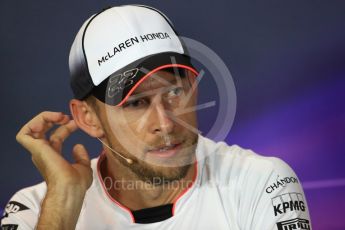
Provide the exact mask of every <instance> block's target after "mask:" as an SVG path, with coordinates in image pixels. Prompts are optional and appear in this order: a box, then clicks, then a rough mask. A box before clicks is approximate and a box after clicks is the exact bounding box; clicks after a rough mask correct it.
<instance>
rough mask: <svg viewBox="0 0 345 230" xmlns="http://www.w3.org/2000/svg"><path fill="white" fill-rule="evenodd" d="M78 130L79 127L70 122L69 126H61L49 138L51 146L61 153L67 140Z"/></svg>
mask: <svg viewBox="0 0 345 230" xmlns="http://www.w3.org/2000/svg"><path fill="white" fill-rule="evenodd" d="M77 129H78V126H77V125H76V124H75V122H74V121H73V120H70V121H69V122H68V123H67V124H65V125H61V126H60V127H59V128H57V129H56V130H55V131H54V132H53V133H52V134H51V136H50V138H49V142H50V144H51V145H52V147H53V148H54V149H55V150H56V151H58V152H60V151H61V147H62V144H63V142H64V141H65V139H66V138H67V137H68V136H70V135H71V133H73V132H74V131H76V130H77Z"/></svg>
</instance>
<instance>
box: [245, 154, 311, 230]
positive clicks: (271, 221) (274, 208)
mask: <svg viewBox="0 0 345 230" xmlns="http://www.w3.org/2000/svg"><path fill="white" fill-rule="evenodd" d="M269 162H271V163H270V164H266V165H265V166H264V167H257V168H255V167H254V168H255V170H254V171H253V172H252V173H254V174H252V173H251V178H248V180H247V181H248V182H247V185H248V186H247V189H249V191H250V194H251V195H250V196H247V197H245V202H244V203H245V205H243V208H244V209H245V210H242V214H243V215H246V216H245V217H243V218H242V219H243V220H244V219H245V220H246V221H244V222H242V223H240V225H241V226H242V227H241V229H251V230H252V229H253V230H262V229H265V230H270V229H272V230H288V229H308V230H309V229H312V228H311V222H310V216H309V211H308V205H307V201H306V198H305V195H304V192H303V188H302V185H301V183H300V181H299V179H298V178H297V176H296V174H295V172H294V171H293V170H292V169H291V167H290V166H289V165H288V164H287V163H285V162H284V161H282V160H280V159H279V158H273V157H272V158H269ZM246 194H248V193H246Z"/></svg>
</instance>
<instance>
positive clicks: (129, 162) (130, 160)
mask: <svg viewBox="0 0 345 230" xmlns="http://www.w3.org/2000/svg"><path fill="white" fill-rule="evenodd" d="M97 139H98V140H99V141H100V142H101V143H102V144H103V145H105V146H106V147H107V148H108V149H110V151H112V152H113V153H115V154H117V155H118V156H120V157H121V158H123V159H124V160H126V161H127V163H128V164H133V160H132V159H129V158H126V157H124V156H122V155H121V154H120V153H118V152H117V151H115V150H114V149H112V148H110V146H109V145H107V144H106V143H104V142H103V141H102V140H101V139H99V138H98V137H97Z"/></svg>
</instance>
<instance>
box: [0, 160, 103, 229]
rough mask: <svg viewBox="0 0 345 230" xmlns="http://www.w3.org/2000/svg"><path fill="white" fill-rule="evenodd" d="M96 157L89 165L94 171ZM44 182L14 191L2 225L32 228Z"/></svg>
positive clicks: (41, 197) (43, 191) (44, 185)
mask: <svg viewBox="0 0 345 230" xmlns="http://www.w3.org/2000/svg"><path fill="white" fill-rule="evenodd" d="M97 161H98V159H92V161H91V167H92V170H93V171H95V169H96V167H97ZM46 192H47V185H46V183H45V182H41V183H39V184H36V185H33V186H30V187H26V188H23V189H21V190H19V191H18V192H16V193H15V194H14V195H13V196H12V197H11V199H10V200H9V202H8V203H7V205H6V207H5V208H4V209H5V210H4V213H3V217H2V219H1V226H2V227H10V228H11V229H12V228H16V229H17V228H18V227H19V229H33V228H34V226H35V225H36V222H37V220H38V216H39V213H40V210H41V203H42V201H43V199H44V197H45V195H46Z"/></svg>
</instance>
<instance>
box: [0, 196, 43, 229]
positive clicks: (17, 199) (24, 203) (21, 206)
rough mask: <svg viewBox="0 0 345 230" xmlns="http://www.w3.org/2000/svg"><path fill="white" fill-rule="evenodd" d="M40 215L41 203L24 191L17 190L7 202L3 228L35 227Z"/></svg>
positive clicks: (2, 222) (2, 220)
mask: <svg viewBox="0 0 345 230" xmlns="http://www.w3.org/2000/svg"><path fill="white" fill-rule="evenodd" d="M38 216H39V203H36V202H34V200H33V199H30V198H29V197H28V196H27V194H25V190H24V191H19V192H17V193H16V194H15V195H14V196H13V197H12V198H11V199H10V201H9V202H8V203H7V205H6V207H5V211H4V213H3V216H2V218H1V230H22V229H23V230H24V229H25V230H28V229H35V226H36V223H37V220H38Z"/></svg>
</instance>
